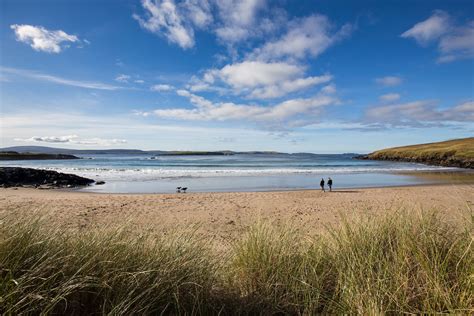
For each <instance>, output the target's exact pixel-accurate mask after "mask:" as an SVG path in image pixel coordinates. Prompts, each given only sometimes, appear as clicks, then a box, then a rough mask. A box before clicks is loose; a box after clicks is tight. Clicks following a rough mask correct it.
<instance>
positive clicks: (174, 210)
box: [0, 185, 474, 244]
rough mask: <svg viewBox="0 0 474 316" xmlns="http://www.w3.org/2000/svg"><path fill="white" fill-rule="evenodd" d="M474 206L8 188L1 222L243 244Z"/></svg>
mask: <svg viewBox="0 0 474 316" xmlns="http://www.w3.org/2000/svg"><path fill="white" fill-rule="evenodd" d="M473 206H474V186H472V185H437V186H413V187H393V188H372V189H354V190H336V191H334V192H326V193H324V192H321V191H319V190H306V191H285V192H236V193H186V194H97V193H81V192H74V191H60V190H35V189H22V188H20V189H2V194H1V197H0V215H1V216H5V215H7V214H8V215H15V216H16V215H21V214H22V213H31V212H36V213H38V214H39V215H43V216H46V217H47V218H48V222H50V223H51V224H60V225H61V226H62V227H67V228H70V229H80V230H87V229H94V228H99V229H102V228H106V227H114V226H115V225H117V226H123V224H125V223H126V224H127V225H126V226H127V227H128V228H130V229H133V230H135V231H137V232H141V231H149V232H152V233H155V232H156V233H161V232H164V233H167V232H170V231H175V230H178V229H182V228H186V227H188V228H189V227H197V231H198V232H199V234H203V235H204V236H206V237H210V238H213V239H215V240H216V241H217V242H218V243H223V244H226V243H227V242H229V241H231V240H233V239H234V238H237V237H239V236H240V235H241V234H242V233H243V232H244V231H245V230H246V228H248V227H249V226H250V225H252V224H254V223H256V222H258V221H270V222H272V223H273V224H275V225H287V224H295V225H297V226H298V227H299V228H301V229H302V230H304V231H305V232H307V233H308V234H318V233H320V232H321V231H323V229H324V227H325V226H326V225H337V224H339V223H340V222H341V217H347V218H353V216H355V217H361V216H360V215H363V214H369V215H373V216H377V215H380V214H383V213H385V212H394V211H396V210H398V209H404V208H407V209H409V210H413V209H415V210H431V209H436V210H439V211H441V212H442V213H443V214H445V215H446V218H447V219H448V220H456V218H457V217H459V216H461V213H462V212H460V210H462V211H465V210H466V209H468V208H469V207H471V208H472V207H473Z"/></svg>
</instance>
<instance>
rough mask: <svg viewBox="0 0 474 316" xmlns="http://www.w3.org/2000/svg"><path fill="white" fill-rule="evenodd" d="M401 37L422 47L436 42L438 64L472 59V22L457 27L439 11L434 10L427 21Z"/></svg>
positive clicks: (473, 33)
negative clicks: (414, 41) (412, 40)
mask: <svg viewBox="0 0 474 316" xmlns="http://www.w3.org/2000/svg"><path fill="white" fill-rule="evenodd" d="M401 37H404V38H409V37H411V38H414V39H415V40H416V41H417V43H418V44H420V45H422V46H426V45H427V44H429V43H432V42H437V46H438V51H439V53H440V56H439V57H438V59H437V61H438V62H439V63H446V62H452V61H455V60H458V59H464V58H474V21H473V20H471V21H468V22H467V23H466V25H464V26H457V25H455V24H454V21H453V19H452V18H451V17H450V16H449V14H448V13H446V12H444V11H441V10H436V11H435V12H434V13H433V15H432V16H431V17H429V18H428V19H427V20H425V21H423V22H420V23H417V24H415V26H413V27H412V28H411V29H409V30H408V31H406V32H404V33H403V34H402V35H401Z"/></svg>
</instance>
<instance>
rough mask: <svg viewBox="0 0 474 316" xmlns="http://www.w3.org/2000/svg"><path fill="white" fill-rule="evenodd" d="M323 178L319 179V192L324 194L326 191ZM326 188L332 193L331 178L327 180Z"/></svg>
mask: <svg viewBox="0 0 474 316" xmlns="http://www.w3.org/2000/svg"><path fill="white" fill-rule="evenodd" d="M324 183H325V182H324V178H321V182H319V185H320V186H321V190H322V191H324V192H326V189H325V188H324ZM328 187H329V191H332V179H331V177H329V178H328Z"/></svg>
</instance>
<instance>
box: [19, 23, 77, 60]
mask: <svg viewBox="0 0 474 316" xmlns="http://www.w3.org/2000/svg"><path fill="white" fill-rule="evenodd" d="M10 28H11V29H12V30H13V31H14V32H15V36H16V39H17V41H20V42H23V43H26V44H28V45H30V46H31V47H32V48H33V49H34V50H36V51H40V52H46V53H56V54H58V53H60V52H61V51H62V50H63V49H64V48H65V47H68V45H67V43H68V42H69V43H75V42H79V38H78V37H77V36H76V35H71V34H67V33H66V32H64V31H62V30H56V31H50V30H47V29H45V28H44V27H42V26H33V25H27V24H21V25H19V24H13V25H10Z"/></svg>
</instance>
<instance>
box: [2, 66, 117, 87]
mask: <svg viewBox="0 0 474 316" xmlns="http://www.w3.org/2000/svg"><path fill="white" fill-rule="evenodd" d="M0 70H1V71H3V72H6V73H10V74H13V75H17V76H22V77H26V78H31V79H35V80H39V81H47V82H52V83H57V84H60V85H65V86H72V87H79V88H86V89H96V90H118V89H122V87H119V86H113V85H109V84H106V83H100V82H90V81H79V80H71V79H65V78H61V77H57V76H52V75H47V74H42V73H39V72H35V71H31V70H23V69H16V68H8V67H0Z"/></svg>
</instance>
